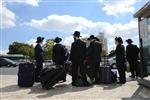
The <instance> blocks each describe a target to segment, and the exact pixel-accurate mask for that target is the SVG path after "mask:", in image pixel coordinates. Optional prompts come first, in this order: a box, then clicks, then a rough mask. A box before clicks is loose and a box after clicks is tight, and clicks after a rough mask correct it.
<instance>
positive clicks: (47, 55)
mask: <svg viewBox="0 0 150 100" xmlns="http://www.w3.org/2000/svg"><path fill="white" fill-rule="evenodd" d="M54 44H55V43H54V41H53V40H52V39H48V40H46V44H44V46H43V48H44V59H52V52H53V50H52V49H53V46H54Z"/></svg>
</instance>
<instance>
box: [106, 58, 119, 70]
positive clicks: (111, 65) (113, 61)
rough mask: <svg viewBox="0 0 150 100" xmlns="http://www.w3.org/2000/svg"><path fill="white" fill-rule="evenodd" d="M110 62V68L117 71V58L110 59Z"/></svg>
mask: <svg viewBox="0 0 150 100" xmlns="http://www.w3.org/2000/svg"><path fill="white" fill-rule="evenodd" d="M108 62H109V66H110V67H111V68H112V69H117V66H116V57H110V58H108Z"/></svg>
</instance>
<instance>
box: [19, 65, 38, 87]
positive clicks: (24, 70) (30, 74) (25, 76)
mask: <svg viewBox="0 0 150 100" xmlns="http://www.w3.org/2000/svg"><path fill="white" fill-rule="evenodd" d="M34 77H35V73H34V64H32V63H21V64H19V71H18V86H20V87H31V86H32V85H33V84H34Z"/></svg>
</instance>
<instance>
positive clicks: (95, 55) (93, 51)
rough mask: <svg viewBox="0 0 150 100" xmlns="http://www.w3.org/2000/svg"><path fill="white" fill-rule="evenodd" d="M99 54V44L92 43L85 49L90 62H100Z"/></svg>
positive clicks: (100, 49)
mask: <svg viewBox="0 0 150 100" xmlns="http://www.w3.org/2000/svg"><path fill="white" fill-rule="evenodd" d="M101 52H102V47H101V44H100V43H99V42H97V41H93V42H91V43H90V46H89V47H88V49H87V56H88V57H89V59H90V60H91V62H100V61H101Z"/></svg>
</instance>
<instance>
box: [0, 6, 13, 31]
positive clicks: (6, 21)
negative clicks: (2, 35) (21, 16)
mask: <svg viewBox="0 0 150 100" xmlns="http://www.w3.org/2000/svg"><path fill="white" fill-rule="evenodd" d="M0 16H1V19H0V20H1V25H0V27H1V28H10V27H14V26H15V25H16V24H15V22H16V15H15V13H13V12H12V11H10V10H9V9H8V8H6V7H5V5H2V3H0Z"/></svg>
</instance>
